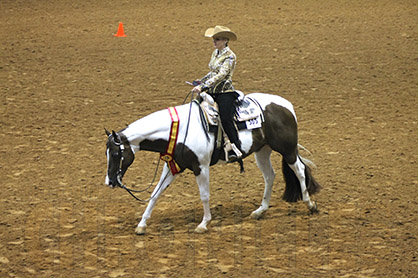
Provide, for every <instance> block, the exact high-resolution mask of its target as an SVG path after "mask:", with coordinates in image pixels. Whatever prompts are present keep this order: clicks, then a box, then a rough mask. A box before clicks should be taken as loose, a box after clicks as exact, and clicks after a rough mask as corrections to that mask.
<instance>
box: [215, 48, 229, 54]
mask: <svg viewBox="0 0 418 278" xmlns="http://www.w3.org/2000/svg"><path fill="white" fill-rule="evenodd" d="M227 51H229V46H225V47H224V48H223V49H222V50H219V49H217V52H216V53H217V54H216V55H217V56H218V55H222V54H224V53H225V52H227Z"/></svg>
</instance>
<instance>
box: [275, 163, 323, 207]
mask: <svg viewBox="0 0 418 278" xmlns="http://www.w3.org/2000/svg"><path fill="white" fill-rule="evenodd" d="M299 158H300V160H301V161H302V163H303V164H304V165H305V183H306V188H307V189H308V193H309V194H310V195H312V194H315V193H317V192H319V190H320V189H321V186H320V184H319V183H318V182H317V181H316V180H315V179H314V177H313V176H312V173H311V168H310V166H309V165H314V164H313V163H312V162H311V161H310V160H308V159H305V158H303V157H301V156H299ZM282 171H283V177H284V180H285V183H286V188H285V191H284V193H283V200H285V201H286V202H297V201H298V200H302V190H301V189H300V182H299V179H298V178H297V176H296V174H295V173H294V172H293V170H292V169H291V168H290V167H289V165H288V164H287V162H286V160H285V159H284V158H283V159H282Z"/></svg>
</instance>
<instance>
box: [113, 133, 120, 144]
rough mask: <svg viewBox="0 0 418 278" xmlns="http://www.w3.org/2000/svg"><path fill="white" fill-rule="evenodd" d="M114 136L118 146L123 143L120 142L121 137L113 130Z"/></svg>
mask: <svg viewBox="0 0 418 278" xmlns="http://www.w3.org/2000/svg"><path fill="white" fill-rule="evenodd" d="M112 136H113V139H114V140H115V143H118V144H120V143H121V142H120V140H119V136H118V135H117V134H116V132H115V131H114V130H112Z"/></svg>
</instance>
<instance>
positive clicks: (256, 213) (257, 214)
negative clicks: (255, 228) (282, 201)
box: [250, 210, 264, 220]
mask: <svg viewBox="0 0 418 278" xmlns="http://www.w3.org/2000/svg"><path fill="white" fill-rule="evenodd" d="M263 213H264V211H262V212H259V211H258V210H255V211H253V212H252V213H251V215H250V218H252V219H255V220H259V219H260V218H261V217H262V216H263Z"/></svg>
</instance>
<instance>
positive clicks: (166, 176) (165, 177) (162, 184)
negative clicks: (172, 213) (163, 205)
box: [135, 164, 174, 235]
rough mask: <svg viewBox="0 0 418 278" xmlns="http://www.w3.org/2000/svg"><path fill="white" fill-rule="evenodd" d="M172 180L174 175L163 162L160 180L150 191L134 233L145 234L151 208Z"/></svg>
mask: <svg viewBox="0 0 418 278" xmlns="http://www.w3.org/2000/svg"><path fill="white" fill-rule="evenodd" d="M173 180H174V176H173V174H172V173H171V171H170V168H169V167H168V166H167V164H164V168H163V171H162V173H161V177H160V181H159V182H158V184H157V186H156V187H155V189H154V191H153V192H152V195H151V198H150V201H149V203H148V206H147V208H146V209H145V212H144V214H143V215H142V218H141V221H140V222H139V223H138V226H137V227H136V229H135V233H136V234H138V235H143V234H145V229H146V227H147V220H148V219H149V218H150V217H151V213H152V210H153V209H154V206H155V204H156V203H157V200H158V198H159V197H160V196H161V194H162V193H163V192H164V190H165V189H166V188H167V187H168V186H169V185H170V184H171V182H172V181H173Z"/></svg>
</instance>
